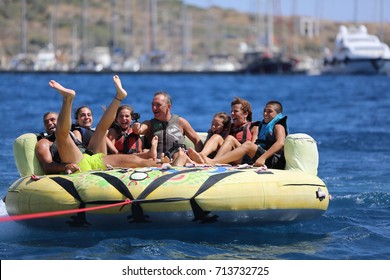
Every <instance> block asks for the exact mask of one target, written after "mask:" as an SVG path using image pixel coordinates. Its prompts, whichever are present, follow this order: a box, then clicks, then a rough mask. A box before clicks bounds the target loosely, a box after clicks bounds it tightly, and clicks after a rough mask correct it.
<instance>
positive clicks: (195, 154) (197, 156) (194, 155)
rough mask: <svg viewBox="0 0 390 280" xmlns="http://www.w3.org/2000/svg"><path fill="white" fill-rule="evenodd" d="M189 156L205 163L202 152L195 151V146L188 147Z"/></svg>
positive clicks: (197, 161)
mask: <svg viewBox="0 0 390 280" xmlns="http://www.w3.org/2000/svg"><path fill="white" fill-rule="evenodd" d="M188 156H189V157H190V159H191V160H193V161H194V162H196V163H205V162H204V160H203V158H202V157H201V154H200V153H198V152H197V151H195V150H194V149H193V148H191V147H190V148H188Z"/></svg>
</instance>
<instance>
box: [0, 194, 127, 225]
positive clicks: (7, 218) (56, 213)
mask: <svg viewBox="0 0 390 280" xmlns="http://www.w3.org/2000/svg"><path fill="white" fill-rule="evenodd" d="M127 204H131V200H130V199H126V200H125V201H123V202H118V203H114V204H108V205H102V206H95V207H89V208H83V209H72V210H61V211H53V212H41V213H34V214H24V215H15V216H3V217H0V222H9V221H20V220H29V219H38V218H46V217H52V216H59V215H66V214H74V213H79V212H87V211H94V210H100V209H106V208H111V207H117V206H125V205H127ZM121 209H122V208H121Z"/></svg>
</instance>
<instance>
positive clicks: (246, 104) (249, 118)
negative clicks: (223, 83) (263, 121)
mask: <svg viewBox="0 0 390 280" xmlns="http://www.w3.org/2000/svg"><path fill="white" fill-rule="evenodd" d="M237 104H241V109H242V111H243V112H244V113H248V116H247V117H246V120H247V121H248V122H251V121H252V107H251V104H250V103H249V101H247V100H245V99H242V98H239V97H237V96H236V97H234V100H233V101H232V103H230V105H231V106H234V105H237Z"/></svg>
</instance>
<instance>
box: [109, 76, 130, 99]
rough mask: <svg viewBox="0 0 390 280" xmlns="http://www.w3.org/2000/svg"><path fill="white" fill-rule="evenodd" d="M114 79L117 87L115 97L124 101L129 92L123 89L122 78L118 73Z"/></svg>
mask: <svg viewBox="0 0 390 280" xmlns="http://www.w3.org/2000/svg"><path fill="white" fill-rule="evenodd" d="M112 79H113V80H114V84H115V87H116V95H115V99H117V100H120V101H122V100H123V99H124V98H125V97H126V96H127V92H126V91H125V90H124V89H123V87H122V82H121V79H120V78H119V76H118V75H115V76H114V77H113V78H112Z"/></svg>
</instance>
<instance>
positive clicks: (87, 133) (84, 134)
mask: <svg viewBox="0 0 390 280" xmlns="http://www.w3.org/2000/svg"><path fill="white" fill-rule="evenodd" d="M74 130H77V131H79V132H80V134H81V139H82V143H83V145H84V146H85V147H88V144H89V141H91V138H92V135H93V133H94V132H95V130H94V129H91V128H85V127H81V126H80V125H78V124H72V127H71V129H70V131H74Z"/></svg>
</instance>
